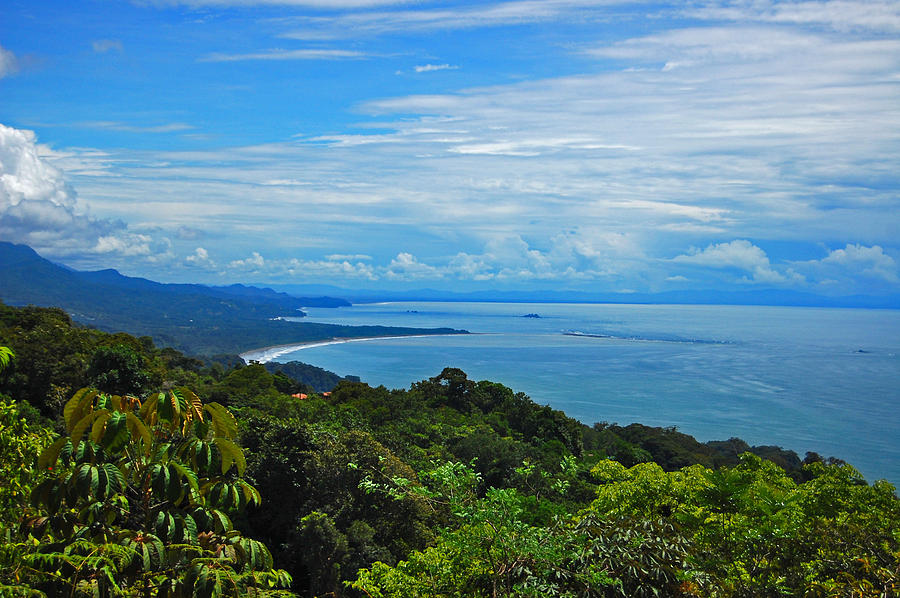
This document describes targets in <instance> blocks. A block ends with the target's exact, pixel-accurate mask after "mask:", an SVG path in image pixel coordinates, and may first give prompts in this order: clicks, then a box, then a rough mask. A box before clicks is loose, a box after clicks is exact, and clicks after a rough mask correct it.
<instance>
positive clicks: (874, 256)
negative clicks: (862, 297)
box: [821, 243, 900, 282]
mask: <svg viewBox="0 0 900 598" xmlns="http://www.w3.org/2000/svg"><path fill="white" fill-rule="evenodd" d="M821 263H822V264H825V265H835V266H839V267H841V268H845V269H846V270H848V271H850V272H851V273H853V274H862V275H863V276H870V277H873V278H880V279H882V280H885V281H887V282H900V278H898V276H897V262H896V260H894V258H892V257H891V256H889V255H887V254H886V253H884V249H883V248H882V247H880V246H879V245H874V246H872V247H865V246H863V245H857V244H849V243H848V244H847V246H846V247H845V248H843V249H835V250H833V251H831V252H830V253H829V254H828V256H827V257H825V258H823V259H822V260H821Z"/></svg>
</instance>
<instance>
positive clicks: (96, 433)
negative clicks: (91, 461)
mask: <svg viewBox="0 0 900 598" xmlns="http://www.w3.org/2000/svg"><path fill="white" fill-rule="evenodd" d="M110 415H111V413H110V412H109V411H108V410H106V409H103V410H102V411H95V412H94V424H93V425H92V426H91V435H90V438H91V441H92V442H93V443H94V444H100V439H101V438H103V431H104V429H105V426H106V422H107V421H108V420H109V416H110Z"/></svg>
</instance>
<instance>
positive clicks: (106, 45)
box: [91, 39, 122, 54]
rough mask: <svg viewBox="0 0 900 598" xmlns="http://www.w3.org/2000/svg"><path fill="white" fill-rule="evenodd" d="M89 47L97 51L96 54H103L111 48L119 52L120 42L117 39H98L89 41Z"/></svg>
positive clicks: (120, 49) (120, 48)
mask: <svg viewBox="0 0 900 598" xmlns="http://www.w3.org/2000/svg"><path fill="white" fill-rule="evenodd" d="M91 47H92V48H93V49H94V52H97V53H98V54H105V53H106V52H109V51H111V50H116V51H117V52H121V51H122V42H121V40H118V39H98V40H94V41H93V42H91Z"/></svg>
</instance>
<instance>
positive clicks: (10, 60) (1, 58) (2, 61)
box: [0, 46, 19, 79]
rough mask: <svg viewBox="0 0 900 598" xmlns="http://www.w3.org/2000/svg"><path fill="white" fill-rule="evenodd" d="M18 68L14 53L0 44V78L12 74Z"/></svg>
mask: <svg viewBox="0 0 900 598" xmlns="http://www.w3.org/2000/svg"><path fill="white" fill-rule="evenodd" d="M17 70H19V63H18V61H17V60H16V56H15V54H13V53H12V52H10V51H9V50H7V49H6V48H4V47H3V46H0V79H2V78H3V77H6V76H9V75H12V74H13V73H15V72H16V71H17Z"/></svg>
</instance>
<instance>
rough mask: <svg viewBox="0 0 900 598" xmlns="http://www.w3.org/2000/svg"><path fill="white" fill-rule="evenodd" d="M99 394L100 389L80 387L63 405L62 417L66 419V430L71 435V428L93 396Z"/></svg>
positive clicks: (83, 413) (91, 401)
mask: <svg viewBox="0 0 900 598" xmlns="http://www.w3.org/2000/svg"><path fill="white" fill-rule="evenodd" d="M98 394H100V391H98V390H96V389H93V388H82V389H81V390H79V391H78V392H76V393H75V394H74V395H72V398H71V399H69V400H68V401H67V402H66V406H65V407H63V417H64V418H65V420H66V431H67V432H69V434H70V435H71V433H72V429H73V428H74V427H75V425H76V424H77V423H78V422H80V421H81V420H82V419H83V418H84V416H85V414H86V413H87V412H90V409H88V408H87V407H89V406H91V405H92V404H93V401H94V397H96V396H97V395H98Z"/></svg>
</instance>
